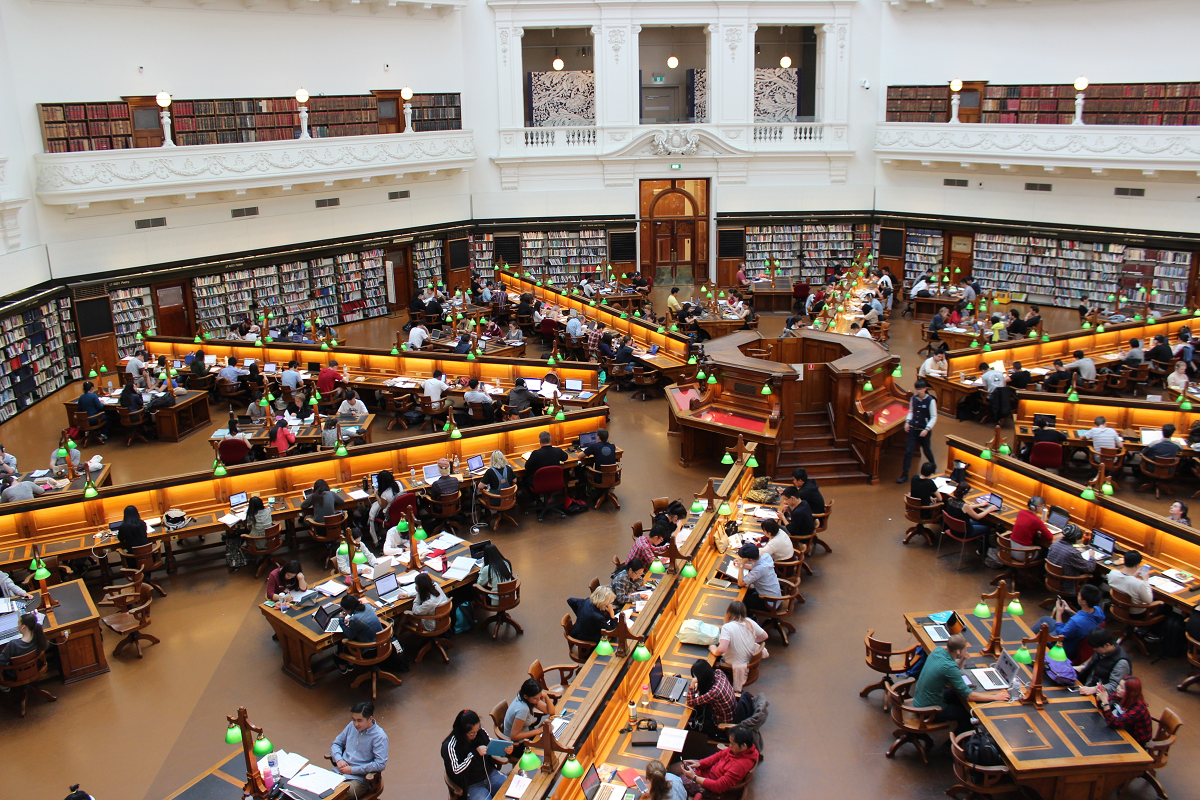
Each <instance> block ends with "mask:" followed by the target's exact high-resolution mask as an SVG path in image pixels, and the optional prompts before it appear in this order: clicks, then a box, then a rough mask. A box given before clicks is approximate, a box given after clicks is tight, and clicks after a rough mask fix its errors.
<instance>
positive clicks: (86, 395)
mask: <svg viewBox="0 0 1200 800" xmlns="http://www.w3.org/2000/svg"><path fill="white" fill-rule="evenodd" d="M75 403H76V406H77V407H78V408H79V410H80V411H84V412H87V415H88V425H98V426H99V428H98V431H99V434H100V441H101V442H106V441H108V415H107V414H105V413H104V403H101V402H100V395H98V394H96V386H95V384H93V383H92V382H91V381H84V382H83V394H81V395H80V396H79V399H78V400H76V401H75Z"/></svg>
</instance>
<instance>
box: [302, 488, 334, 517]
mask: <svg viewBox="0 0 1200 800" xmlns="http://www.w3.org/2000/svg"><path fill="white" fill-rule="evenodd" d="M341 504H342V499H341V498H340V497H338V496H337V495H336V494H334V493H333V492H331V491H329V484H328V483H327V482H326V480H325V479H324V478H317V481H316V483H314V484H313V490H312V494H310V495H309V496H308V499H307V500H305V501H304V502H303V503H301V504H300V510H301V511H311V513H310V514H309V518H310V519H312V521H313V522H324V521H325V517H327V516H330V515H332V514H336V513H337V509H338V506H340V505H341Z"/></svg>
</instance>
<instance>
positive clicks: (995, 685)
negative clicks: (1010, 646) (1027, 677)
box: [971, 652, 1017, 692]
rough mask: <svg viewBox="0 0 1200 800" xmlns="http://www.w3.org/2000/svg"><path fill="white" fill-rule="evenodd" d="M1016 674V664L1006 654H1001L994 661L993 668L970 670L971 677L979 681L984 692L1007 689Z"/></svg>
mask: <svg viewBox="0 0 1200 800" xmlns="http://www.w3.org/2000/svg"><path fill="white" fill-rule="evenodd" d="M1016 674H1017V662H1016V661H1014V660H1013V657H1012V656H1010V655H1009V654H1008V653H1007V652H1004V653H1001V654H1000V658H998V659H996V665H995V667H994V668H993V667H981V668H977V669H973V670H971V677H973V678H974V679H975V680H977V681H979V685H980V687H982V688H983V689H984V690H985V691H988V692H994V691H996V690H997V689H1007V688H1008V687H1009V686H1010V685H1011V684H1012V679H1013V678H1014V677H1015V676H1016Z"/></svg>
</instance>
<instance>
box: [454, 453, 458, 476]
mask: <svg viewBox="0 0 1200 800" xmlns="http://www.w3.org/2000/svg"><path fill="white" fill-rule="evenodd" d="M454 471H455V472H458V454H457V453H455V454H454Z"/></svg>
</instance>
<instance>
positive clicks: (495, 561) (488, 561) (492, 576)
mask: <svg viewBox="0 0 1200 800" xmlns="http://www.w3.org/2000/svg"><path fill="white" fill-rule="evenodd" d="M515 577H516V575H514V574H513V568H512V562H510V561H509V560H508V559H507V558H505V557H504V556H503V555H502V554H501V553H500V548H499V547H496V545H494V544H491V543H490V542H489V543H488V545H487V546H486V547H484V548H483V566H482V567H480V568H479V574H478V575H476V576H475V585H476V586H479V587H480V588H483V589H487V590H488V591H495V590H496V587H498V586H499V585H500V584H502V583H508V582H509V581H511V580H513V578H515ZM499 603H500V598H499V597H492V596H489V597H488V598H487V604H488V605H489V606H494V605H499Z"/></svg>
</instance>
